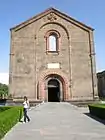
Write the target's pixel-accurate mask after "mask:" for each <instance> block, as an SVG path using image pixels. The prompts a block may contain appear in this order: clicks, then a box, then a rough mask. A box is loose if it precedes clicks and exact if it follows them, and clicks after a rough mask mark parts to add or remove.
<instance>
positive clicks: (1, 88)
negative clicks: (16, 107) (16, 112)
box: [0, 83, 8, 99]
mask: <svg viewBox="0 0 105 140" xmlns="http://www.w3.org/2000/svg"><path fill="white" fill-rule="evenodd" d="M7 95H8V85H6V84H2V83H0V98H1V99H3V98H5V97H6V96H7Z"/></svg>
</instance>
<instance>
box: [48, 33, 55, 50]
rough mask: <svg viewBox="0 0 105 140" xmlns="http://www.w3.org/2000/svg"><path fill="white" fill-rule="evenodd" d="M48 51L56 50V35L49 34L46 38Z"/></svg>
mask: <svg viewBox="0 0 105 140" xmlns="http://www.w3.org/2000/svg"><path fill="white" fill-rule="evenodd" d="M48 41H49V42H48V44H49V51H57V37H56V35H50V36H49V38H48Z"/></svg>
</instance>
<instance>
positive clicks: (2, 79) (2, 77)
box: [0, 73, 9, 85]
mask: <svg viewBox="0 0 105 140" xmlns="http://www.w3.org/2000/svg"><path fill="white" fill-rule="evenodd" d="M0 83H2V84H7V85H8V83H9V74H8V73H0Z"/></svg>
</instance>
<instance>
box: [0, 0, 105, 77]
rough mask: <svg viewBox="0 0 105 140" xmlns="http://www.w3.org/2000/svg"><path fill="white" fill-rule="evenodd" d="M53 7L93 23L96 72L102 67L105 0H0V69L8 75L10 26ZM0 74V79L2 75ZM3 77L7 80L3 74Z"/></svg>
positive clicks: (104, 44)
mask: <svg viewBox="0 0 105 140" xmlns="http://www.w3.org/2000/svg"><path fill="white" fill-rule="evenodd" d="M51 6H52V7H54V8H57V9H59V10H60V11H62V12H64V13H66V14H68V15H69V16H71V17H73V18H75V19H77V20H79V21H81V22H83V23H85V24H87V25H89V26H91V27H93V28H94V29H95V31H94V40H95V49H96V66H97V72H98V71H102V70H105V1H104V0H38V1H36V0H0V73H1V74H2V73H3V74H2V75H4V73H6V75H8V72H9V53H10V52H9V51H10V31H9V29H10V28H11V27H13V26H15V25H17V24H19V23H21V22H23V21H25V20H27V19H29V18H30V17H32V16H34V15H36V14H38V13H40V12H42V11H44V10H45V9H47V8H49V7H51ZM1 74H0V79H1ZM4 79H7V80H8V76H7V78H6V77H5V76H4Z"/></svg>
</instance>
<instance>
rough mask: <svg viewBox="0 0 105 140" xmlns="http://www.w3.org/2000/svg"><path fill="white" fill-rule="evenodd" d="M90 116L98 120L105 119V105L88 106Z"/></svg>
mask: <svg viewBox="0 0 105 140" xmlns="http://www.w3.org/2000/svg"><path fill="white" fill-rule="evenodd" d="M88 107H89V111H90V114H92V115H93V116H96V117H98V118H100V119H105V105H104V104H91V105H88Z"/></svg>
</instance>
